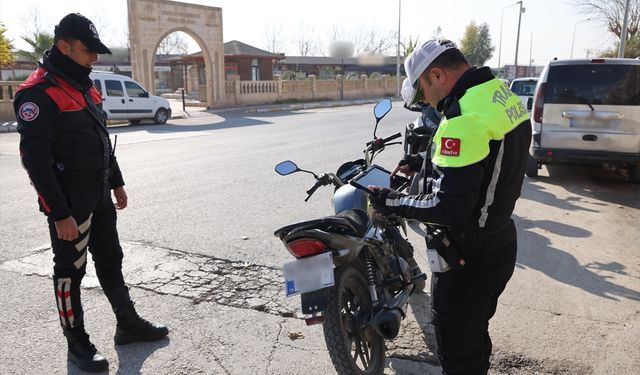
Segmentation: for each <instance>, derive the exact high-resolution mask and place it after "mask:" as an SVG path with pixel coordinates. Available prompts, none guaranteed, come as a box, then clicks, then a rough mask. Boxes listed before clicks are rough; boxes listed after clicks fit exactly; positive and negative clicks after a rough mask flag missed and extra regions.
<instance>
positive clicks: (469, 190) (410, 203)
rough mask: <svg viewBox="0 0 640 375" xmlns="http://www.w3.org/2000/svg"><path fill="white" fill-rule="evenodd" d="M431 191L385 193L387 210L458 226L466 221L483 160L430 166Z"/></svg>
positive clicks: (480, 180)
mask: <svg viewBox="0 0 640 375" xmlns="http://www.w3.org/2000/svg"><path fill="white" fill-rule="evenodd" d="M434 169H435V172H436V173H437V175H438V177H437V178H436V179H435V180H434V181H433V182H432V192H431V193H430V194H421V195H410V196H406V195H394V196H389V197H388V199H387V201H386V206H387V208H388V209H389V211H391V212H393V213H396V214H398V215H400V216H402V217H405V218H408V219H415V220H419V221H422V222H425V223H432V224H438V225H444V226H448V227H453V228H458V227H463V226H466V225H468V223H469V220H470V219H472V216H473V214H474V207H475V206H476V203H477V201H478V198H479V192H480V191H481V189H480V185H481V184H482V181H483V177H484V169H485V168H484V160H482V161H479V162H477V163H475V164H471V165H468V166H465V167H444V168H443V167H438V166H434Z"/></svg>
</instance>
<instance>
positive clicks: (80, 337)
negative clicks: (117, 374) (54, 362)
mask: <svg viewBox="0 0 640 375" xmlns="http://www.w3.org/2000/svg"><path fill="white" fill-rule="evenodd" d="M63 332H64V335H65V336H66V338H67V344H68V348H69V350H68V351H67V359H68V360H69V361H71V362H72V363H74V364H75V365H76V366H78V368H80V369H81V370H84V371H87V372H101V371H106V370H108V369H109V362H107V359H106V358H104V357H103V356H102V354H100V353H98V350H97V349H96V347H95V346H94V345H93V344H92V343H91V341H89V335H88V334H87V333H86V332H85V331H84V327H82V326H80V327H74V328H65V329H64V330H63Z"/></svg>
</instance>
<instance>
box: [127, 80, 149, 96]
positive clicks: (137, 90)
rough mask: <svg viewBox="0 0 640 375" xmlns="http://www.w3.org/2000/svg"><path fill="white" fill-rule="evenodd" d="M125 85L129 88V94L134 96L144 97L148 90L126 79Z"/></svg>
mask: <svg viewBox="0 0 640 375" xmlns="http://www.w3.org/2000/svg"><path fill="white" fill-rule="evenodd" d="M124 87H125V88H126V89H127V95H129V97H132V98H142V97H144V96H145V93H146V91H145V90H144V89H143V88H142V87H140V85H138V84H137V83H135V82H131V81H124Z"/></svg>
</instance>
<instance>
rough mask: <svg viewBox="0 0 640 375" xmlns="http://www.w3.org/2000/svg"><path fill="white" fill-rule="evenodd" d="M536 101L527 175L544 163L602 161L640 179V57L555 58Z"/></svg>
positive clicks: (632, 178)
mask: <svg viewBox="0 0 640 375" xmlns="http://www.w3.org/2000/svg"><path fill="white" fill-rule="evenodd" d="M533 101H534V102H533V113H532V116H531V124H532V128H533V141H532V142H531V150H530V158H529V163H528V164H527V169H526V175H527V176H529V177H535V176H537V175H538V169H539V168H540V166H541V165H542V164H549V163H557V162H572V163H573V162H578V163H599V164H603V165H606V166H608V167H609V168H616V169H617V168H624V169H626V170H627V172H628V175H629V180H630V181H631V182H633V183H636V184H640V60H637V59H601V58H599V59H590V60H555V61H551V62H550V63H549V64H548V65H547V66H546V67H545V68H544V70H543V71H542V74H541V76H540V79H539V80H538V84H537V86H536V93H535V96H534V100H533Z"/></svg>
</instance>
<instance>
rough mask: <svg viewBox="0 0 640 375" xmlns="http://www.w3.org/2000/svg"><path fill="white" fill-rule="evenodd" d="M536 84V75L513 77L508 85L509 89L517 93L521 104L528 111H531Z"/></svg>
mask: <svg viewBox="0 0 640 375" xmlns="http://www.w3.org/2000/svg"><path fill="white" fill-rule="evenodd" d="M536 84H538V78H537V77H525V78H516V79H514V80H513V81H511V85H510V86H509V88H510V89H511V91H513V92H514V93H515V94H516V95H518V97H519V98H520V100H521V101H522V104H524V105H525V106H526V107H527V109H528V110H529V111H531V106H532V103H533V94H534V93H535V91H536Z"/></svg>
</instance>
